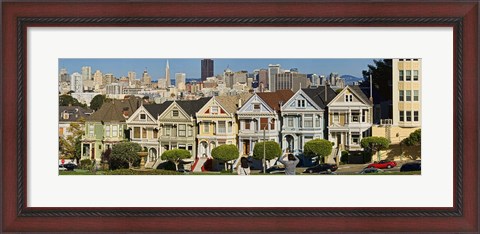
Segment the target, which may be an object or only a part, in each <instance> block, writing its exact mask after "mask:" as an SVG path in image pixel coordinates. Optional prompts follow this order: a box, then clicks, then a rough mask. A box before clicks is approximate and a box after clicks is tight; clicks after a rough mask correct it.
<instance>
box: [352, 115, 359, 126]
mask: <svg viewBox="0 0 480 234" xmlns="http://www.w3.org/2000/svg"><path fill="white" fill-rule="evenodd" d="M352 122H357V123H358V122H360V112H352Z"/></svg>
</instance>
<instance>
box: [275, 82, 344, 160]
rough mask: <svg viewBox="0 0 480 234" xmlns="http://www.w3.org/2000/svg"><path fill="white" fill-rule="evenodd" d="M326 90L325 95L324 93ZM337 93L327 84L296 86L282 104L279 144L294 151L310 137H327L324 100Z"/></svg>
mask: <svg viewBox="0 0 480 234" xmlns="http://www.w3.org/2000/svg"><path fill="white" fill-rule="evenodd" d="M325 94H326V95H325ZM335 96H336V93H335V91H334V90H333V89H332V88H330V87H328V86H327V87H325V86H321V87H318V88H315V89H310V88H307V89H299V90H298V91H297V92H296V93H295V94H294V95H293V96H292V97H291V98H290V99H289V100H288V101H287V102H286V103H285V104H283V106H282V108H281V116H282V132H281V136H282V147H283V149H284V150H288V151H289V152H292V153H294V154H296V155H301V154H302V153H303V146H304V145H305V143H306V142H308V141H310V140H313V139H319V138H320V139H326V138H327V137H326V121H325V116H326V104H328V102H329V101H331V100H333V99H334V98H335Z"/></svg>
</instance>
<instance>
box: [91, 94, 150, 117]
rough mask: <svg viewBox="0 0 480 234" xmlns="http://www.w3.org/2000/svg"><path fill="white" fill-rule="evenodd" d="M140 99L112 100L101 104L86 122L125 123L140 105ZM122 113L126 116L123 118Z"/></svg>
mask: <svg viewBox="0 0 480 234" xmlns="http://www.w3.org/2000/svg"><path fill="white" fill-rule="evenodd" d="M142 101H143V100H142V99H141V98H136V97H130V98H128V99H123V100H115V99H114V100H112V101H110V102H105V103H103V105H102V107H101V108H100V109H98V110H97V111H96V112H95V113H93V114H92V115H91V116H90V117H89V118H87V121H91V122H100V121H103V122H125V121H126V120H127V119H128V117H129V116H131V115H132V114H133V112H135V111H136V110H137V109H138V107H140V104H141V103H142ZM124 113H125V114H126V115H125V116H124Z"/></svg>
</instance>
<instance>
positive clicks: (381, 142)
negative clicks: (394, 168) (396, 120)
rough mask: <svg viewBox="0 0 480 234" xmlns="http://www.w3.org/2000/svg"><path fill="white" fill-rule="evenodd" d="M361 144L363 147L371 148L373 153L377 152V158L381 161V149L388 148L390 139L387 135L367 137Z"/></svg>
mask: <svg viewBox="0 0 480 234" xmlns="http://www.w3.org/2000/svg"><path fill="white" fill-rule="evenodd" d="M360 144H361V145H362V148H364V149H369V150H370V151H371V152H372V153H373V152H377V159H378V161H380V151H381V150H385V149H388V147H389V146H390V140H388V139H387V138H385V137H365V138H363V139H362V141H361V142H360Z"/></svg>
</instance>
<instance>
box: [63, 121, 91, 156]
mask: <svg viewBox="0 0 480 234" xmlns="http://www.w3.org/2000/svg"><path fill="white" fill-rule="evenodd" d="M84 124H85V119H84V118H79V119H78V122H73V123H70V126H69V127H68V128H67V131H68V132H70V133H71V134H69V135H68V136H66V137H62V136H59V138H58V141H59V150H60V154H61V155H62V157H65V158H69V159H75V160H76V161H77V163H78V161H79V160H80V157H81V155H80V154H81V151H80V148H81V140H82V136H83V134H85V131H84V127H83V126H84Z"/></svg>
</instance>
